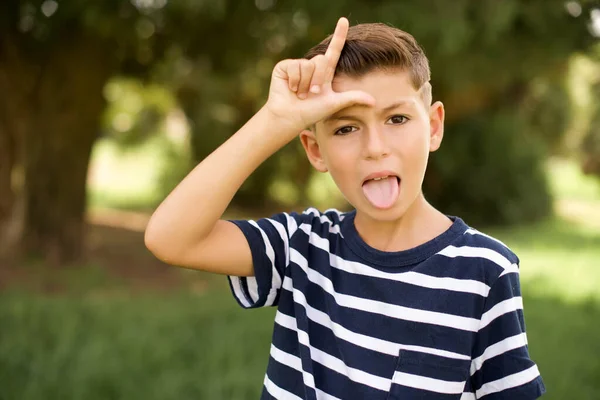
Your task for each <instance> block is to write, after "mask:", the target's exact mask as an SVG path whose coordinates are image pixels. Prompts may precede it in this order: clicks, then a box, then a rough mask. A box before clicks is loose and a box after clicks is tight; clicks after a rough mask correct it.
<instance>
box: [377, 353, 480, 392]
mask: <svg viewBox="0 0 600 400" xmlns="http://www.w3.org/2000/svg"><path fill="white" fill-rule="evenodd" d="M470 365H471V361H470V360H458V359H454V358H447V357H441V356H437V355H433V354H427V353H421V352H416V351H410V350H400V357H399V358H398V363H397V365H396V370H395V371H394V376H393V378H392V386H391V388H390V393H389V395H388V400H417V399H418V400H459V399H460V398H461V396H462V393H463V390H464V388H465V384H466V382H467V379H468V377H469V367H470Z"/></svg>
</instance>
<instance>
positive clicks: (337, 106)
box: [330, 90, 375, 114]
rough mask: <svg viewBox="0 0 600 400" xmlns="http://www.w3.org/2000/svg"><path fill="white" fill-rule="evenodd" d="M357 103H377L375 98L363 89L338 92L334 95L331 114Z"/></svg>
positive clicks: (364, 104)
mask: <svg viewBox="0 0 600 400" xmlns="http://www.w3.org/2000/svg"><path fill="white" fill-rule="evenodd" d="M355 105H363V106H373V105H375V98H374V97H373V96H371V95H370V94H369V93H367V92H363V91H361V90H348V91H346V92H339V93H336V94H335V96H334V97H333V102H332V104H331V109H330V110H331V111H330V114H333V113H336V112H338V111H340V110H342V109H344V108H347V107H351V106H355Z"/></svg>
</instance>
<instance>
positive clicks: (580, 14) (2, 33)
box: [0, 0, 594, 262]
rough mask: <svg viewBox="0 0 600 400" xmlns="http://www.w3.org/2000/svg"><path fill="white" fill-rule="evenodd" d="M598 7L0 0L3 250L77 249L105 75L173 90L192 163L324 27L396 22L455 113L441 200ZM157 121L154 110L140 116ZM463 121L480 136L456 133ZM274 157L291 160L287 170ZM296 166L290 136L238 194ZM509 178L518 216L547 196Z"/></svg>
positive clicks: (432, 192) (438, 188) (471, 200)
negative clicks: (420, 50)
mask: <svg viewBox="0 0 600 400" xmlns="http://www.w3.org/2000/svg"><path fill="white" fill-rule="evenodd" d="M593 6H594V4H593V2H592V1H579V2H576V1H569V2H567V3H565V2H564V1H563V0H529V1H525V0H505V1H502V2H499V1H497V0H456V1H452V2H449V1H447V0H406V1H403V2H397V1H391V0H389V1H387V0H369V1H367V0H345V1H341V0H332V1H329V2H323V1H321V0H299V1H295V2H284V1H279V2H277V1H276V0H255V1H254V2H250V1H242V2H240V1H234V0H171V1H168V0H130V1H129V2H127V1H117V0H105V1H102V2H92V3H89V2H85V3H84V2H78V1H73V0H64V1H60V2H57V1H56V0H23V1H15V0H9V1H6V2H3V3H2V5H0V92H1V93H2V94H3V99H5V101H3V102H2V103H0V146H1V147H0V190H1V191H0V247H2V248H3V249H0V253H3V252H4V253H6V252H7V251H8V250H10V249H14V248H16V247H17V245H20V247H22V248H23V249H25V250H28V251H34V252H38V253H40V254H41V255H42V256H44V257H45V258H47V259H49V260H54V261H55V262H66V261H69V260H72V259H74V258H76V257H77V256H78V254H79V253H80V251H81V249H82V243H83V240H84V238H85V229H84V226H85V225H84V223H83V216H84V210H85V205H86V191H85V179H86V175H87V165H88V162H89V155H90V150H91V147H92V145H93V143H94V140H95V138H96V137H97V135H98V132H99V120H100V117H101V114H102V111H103V109H104V103H105V99H104V98H103V96H102V90H103V88H104V86H105V84H106V82H107V81H108V79H109V78H110V77H111V76H115V75H131V76H137V77H139V78H141V79H146V80H147V79H153V80H157V81H160V82H162V83H166V84H167V85H169V86H172V87H173V88H174V90H175V91H176V93H177V97H178V99H179V101H180V103H181V105H182V107H183V109H184V110H185V112H186V113H187V116H188V118H189V121H190V126H191V128H192V131H193V133H194V139H193V144H194V148H195V155H196V158H197V159H201V158H203V157H204V156H206V155H207V154H208V153H209V152H210V151H212V150H213V149H214V148H215V147H216V146H218V145H219V144H220V143H222V142H223V141H224V140H225V139H226V138H227V137H228V136H229V135H230V134H232V133H233V132H234V131H235V130H236V129H237V128H238V127H239V126H240V125H241V124H242V123H243V122H245V121H246V120H247V119H248V118H249V117H250V116H251V115H252V114H253V113H254V112H255V111H256V109H258V108H259V107H260V106H261V105H262V103H263V102H264V99H265V96H266V90H267V89H268V80H269V78H270V72H271V69H272V67H273V65H274V64H275V62H276V61H277V60H279V59H281V58H286V57H300V56H301V55H302V54H303V53H304V52H305V51H306V50H307V49H308V48H309V47H311V46H312V45H314V44H316V43H317V42H318V41H320V40H321V39H322V38H323V37H324V36H326V35H327V34H328V33H330V32H331V30H332V28H333V26H334V25H335V21H336V19H337V18H338V17H339V16H341V15H346V16H348V17H349V18H350V20H351V22H352V23H357V22H371V21H382V22H387V23H391V24H393V25H395V26H397V27H399V28H402V29H405V30H407V31H409V32H411V33H413V34H414V35H415V37H416V38H417V39H418V40H419V41H420V42H421V43H422V44H423V46H424V47H425V49H426V50H427V53H428V55H429V57H430V60H431V65H432V69H433V76H434V79H433V85H434V95H435V97H436V98H437V99H441V100H443V101H444V102H445V104H446V107H447V112H448V120H447V122H448V129H447V132H448V134H447V138H446V142H447V143H448V145H447V147H446V148H448V149H453V150H452V151H453V152H454V151H455V152H456V153H452V155H450V154H448V153H446V154H444V153H441V154H440V155H439V156H438V155H435V156H434V158H436V159H437V161H435V162H434V163H433V164H432V168H430V170H429V172H428V177H427V182H426V192H427V193H428V195H429V196H430V197H432V200H434V202H435V203H438V204H445V203H447V202H446V201H445V199H449V198H452V197H453V196H455V193H454V191H456V190H459V189H458V187H457V186H450V185H443V184H440V182H442V181H444V180H445V179H447V177H446V174H445V171H446V170H451V163H452V162H453V159H454V158H456V157H461V158H464V159H465V162H464V163H462V164H461V165H462V168H461V169H459V170H455V172H456V173H457V174H458V175H457V176H459V177H467V176H470V174H472V171H473V168H474V166H475V159H471V155H470V154H468V153H466V150H465V149H467V148H471V149H473V150H472V151H473V152H479V151H480V149H479V148H476V147H474V145H473V143H478V142H480V141H482V140H486V138H490V137H491V136H492V134H490V133H489V132H495V130H494V129H487V126H488V125H487V123H485V122H482V121H505V117H502V118H501V117H499V116H498V115H506V114H514V118H516V119H519V120H515V121H514V124H512V123H504V122H503V124H504V126H507V127H508V128H507V129H510V127H519V128H518V129H523V130H524V132H510V133H511V134H512V135H516V136H515V137H516V138H518V137H519V135H521V134H525V133H526V132H525V131H527V130H531V129H528V128H527V124H522V123H521V122H523V121H521V119H527V118H530V117H528V116H527V114H526V113H523V112H521V106H522V105H523V104H525V103H524V102H526V101H529V102H530V103H529V104H531V102H532V100H531V99H532V98H536V97H535V96H533V97H532V95H531V94H532V93H534V92H532V90H534V87H533V86H532V83H534V82H539V81H544V79H550V80H551V78H549V77H551V76H557V74H560V73H561V71H563V70H564V68H565V63H566V60H567V58H568V57H567V56H568V55H569V54H570V53H572V52H574V51H578V50H585V49H586V47H587V46H588V44H589V43H590V42H591V40H592V36H591V35H590V34H589V31H588V19H589V18H588V17H589V15H590V12H589V11H590V8H591V7H593ZM546 81H548V80H546ZM551 92H552V91H549V92H548V93H551ZM542 97H543V96H541V97H537V98H542ZM536 101H537V100H536ZM536 104H543V102H541V101H537V103H536ZM542 109H543V108H542ZM543 114H544V111H538V112H536V113H532V114H531V115H538V116H539V115H543ZM152 118H153V115H152V112H149V113H148V115H147V118H142V119H141V120H143V121H150V122H151V121H152ZM530 119H531V120H535V118H534V117H531V118H530ZM490 123H491V122H490ZM473 127H477V129H479V130H481V131H479V132H477V130H474V128H473ZM521 127H522V128H521ZM463 129H464V130H466V131H468V132H477V133H478V135H480V136H483V138H481V137H477V136H478V135H476V134H473V133H466V134H464V135H463V133H462V132H463ZM483 130H485V132H484V131H483ZM143 131H144V130H143V129H142V130H140V131H138V132H142V133H143ZM134 133H135V132H134ZM461 136H464V137H469V138H471V140H473V141H474V142H469V143H467V144H465V146H462V147H457V146H456V143H459V142H460V141H461V140H464V138H463V137H461ZM123 138H127V139H128V140H133V139H135V138H134V137H132V136H130V137H127V136H123ZM490 140H491V142H489V143H496V147H494V149H495V150H494V151H495V152H497V154H504V156H505V158H506V159H507V160H511V158H512V157H513V156H514V155H515V154H514V152H515V151H518V148H519V146H515V145H514V143H519V141H518V140H517V141H516V142H515V139H514V138H505V139H498V140H497V141H495V142H494V140H495V139H491V138H490ZM134 141H135V140H134ZM453 141H456V142H455V144H452V142H453ZM489 143H488V142H485V143H481V145H482V146H489ZM503 146H504V147H503ZM443 151H444V150H442V152H443ZM536 154H537V152H536V151H532V152H531V154H530V155H528V156H526V157H525V156H523V160H525V159H527V160H529V161H527V162H525V161H523V164H522V165H531V166H532V169H527V170H520V171H519V174H520V176H521V178H520V179H521V180H523V181H528V180H529V179H530V178H531V179H532V180H536V179H537V178H535V176H534V175H528V174H529V171H535V170H536V168H537V167H536V165H537V163H539V161H540V157H539V156H536ZM283 158H286V160H288V161H286V163H283V164H282V162H281V160H282V159H283ZM496 159H497V158H495V157H485V158H480V159H478V160H479V161H477V163H479V164H478V165H477V168H478V169H479V173H478V174H477V176H478V177H479V180H478V181H473V182H471V183H470V185H484V184H492V183H490V179H489V178H487V177H489V176H492V175H493V173H494V171H495V170H496V168H497V165H496V164H495V162H496V161H493V160H496ZM289 160H292V161H289ZM293 160H296V161H293ZM300 160H301V157H298V147H297V143H292V144H291V145H290V146H287V147H286V148H285V149H284V150H283V151H282V152H280V153H279V154H278V155H277V156H276V157H274V158H273V159H271V160H269V161H268V162H267V163H265V165H264V166H262V167H261V168H260V169H259V171H257V173H256V174H254V175H253V177H252V178H251V179H250V180H249V181H248V182H247V183H246V184H245V185H244V187H243V188H242V190H241V191H240V193H239V194H238V195H237V196H236V202H237V203H239V204H241V205H250V204H258V203H264V202H266V201H267V200H268V199H270V198H271V197H270V195H269V191H268V186H269V182H271V181H272V180H273V178H275V177H280V178H281V177H285V178H287V179H289V180H292V179H293V182H294V183H295V184H296V185H297V187H299V188H300V190H299V192H300V193H303V190H302V188H304V187H305V185H306V184H307V182H308V180H309V179H310V175H311V173H310V172H309V171H310V169H309V168H310V167H309V166H308V163H306V162H304V161H302V162H301V161H300ZM233 161H234V160H232V162H233ZM447 163H450V164H447ZM284 164H285V165H286V167H285V168H280V167H281V166H282V165H284ZM514 176H516V174H512V173H511V174H508V175H502V179H507V180H510V179H513V178H514ZM469 179H471V178H469ZM461 182H464V180H463V181H461ZM536 182H537V181H536ZM506 187H507V188H509V189H507V190H511V191H514V192H513V193H510V195H508V196H509V197H510V199H511V201H510V207H511V208H519V207H521V206H523V207H524V208H523V210H527V209H529V208H528V207H530V206H527V205H528V204H530V201H529V200H528V198H542V197H543V196H546V197H547V193H545V191H544V188H543V185H541V184H540V185H538V184H536V185H530V187H523V185H511V184H509V185H506ZM460 190H465V189H464V187H461V189H460ZM527 190H529V192H528V191H527ZM532 191H535V193H533V192H532ZM492 192H493V191H490V192H489V193H492ZM479 193H481V191H479V192H478V191H472V193H471V192H469V191H468V190H467V192H465V193H463V195H462V202H461V208H460V209H457V212H458V211H464V212H465V213H467V214H469V213H470V214H473V213H477V215H478V216H479V217H480V218H481V220H489V219H490V218H488V217H489V216H493V218H491V219H492V220H494V221H496V220H497V218H496V216H495V214H494V213H495V210H496V209H501V208H503V207H505V206H506V205H505V202H504V199H503V198H502V196H500V195H497V196H488V200H486V202H482V201H481V199H480V194H479ZM501 194H502V193H501ZM503 194H504V195H507V194H506V193H503ZM300 197H302V196H300ZM506 207H508V206H506ZM500 214H501V215H504V216H509V215H521V214H523V212H521V213H520V214H519V213H514V212H503V213H500ZM534 214H535V215H538V214H539V213H534ZM532 215H533V214H532ZM510 221H511V218H502V221H499V222H510Z"/></svg>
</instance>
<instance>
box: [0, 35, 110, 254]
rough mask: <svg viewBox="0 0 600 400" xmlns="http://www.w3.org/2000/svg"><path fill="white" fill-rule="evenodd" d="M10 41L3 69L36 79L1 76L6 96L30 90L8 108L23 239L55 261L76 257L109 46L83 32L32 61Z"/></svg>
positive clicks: (1, 60)
mask: <svg viewBox="0 0 600 400" xmlns="http://www.w3.org/2000/svg"><path fill="white" fill-rule="evenodd" d="M7 42H8V41H5V42H4V46H3V48H2V49H1V51H2V53H4V54H1V56H0V69H4V70H5V71H11V72H13V73H15V69H17V70H19V69H20V70H21V71H25V73H27V72H28V73H27V74H26V75H25V76H24V77H23V80H26V81H28V82H33V84H29V85H26V86H25V89H20V88H19V87H18V86H17V85H16V81H13V80H11V79H8V80H7V79H4V80H2V81H0V84H5V85H6V86H5V87H0V92H3V93H8V94H9V96H7V97H10V94H11V93H15V92H19V90H21V91H22V90H26V92H25V93H22V94H21V97H22V98H24V99H25V100H26V101H22V102H20V105H19V107H13V108H14V109H12V110H10V112H5V113H4V115H5V120H6V122H7V123H6V124H5V125H7V126H8V127H9V129H12V134H11V133H10V132H9V136H10V137H16V138H17V139H18V140H16V143H17V145H18V146H17V147H18V148H17V149H16V153H17V154H20V157H19V163H20V165H21V166H22V170H23V186H22V193H23V200H24V205H25V207H24V213H23V217H24V220H23V229H22V232H21V233H22V234H21V237H20V241H21V247H22V249H23V250H25V251H26V252H27V253H33V254H35V255H37V256H41V257H42V258H44V259H45V260H46V261H47V262H49V263H52V264H64V263H69V262H72V261H75V260H77V259H78V258H79V257H80V256H81V254H82V249H83V244H84V240H85V221H84V216H85V208H86V177H87V170H88V163H89V158H90V154H91V149H92V145H93V143H94V141H95V139H96V137H97V134H98V130H99V122H100V117H101V114H102V111H103V109H104V99H103V96H102V90H103V87H104V85H105V83H106V81H107V80H108V78H109V77H110V72H111V64H110V63H109V62H107V60H110V58H109V57H108V54H109V53H108V52H106V51H104V50H103V49H105V48H106V47H105V46H102V45H101V43H97V41H94V40H93V39H90V38H85V37H83V35H77V34H76V35H72V39H69V38H65V39H64V40H62V41H60V42H58V43H59V45H58V46H57V48H55V49H52V50H46V53H45V54H46V55H47V56H46V57H43V60H39V59H37V60H35V61H33V60H31V58H28V57H27V56H28V55H25V54H22V53H21V52H20V51H19V49H16V48H14V47H13V48H12V49H10V48H9V46H10V45H9V44H7ZM2 64H4V65H2ZM23 66H26V67H27V68H22V67H23ZM15 67H17V68H15ZM8 76H10V75H8ZM3 106H6V108H8V105H7V104H3ZM5 111H6V110H5ZM18 127H20V129H19V128H18ZM14 167H15V166H14V165H13V170H14ZM0 179H3V178H2V177H0ZM0 185H2V184H1V183H0ZM2 187H6V183H5V184H4V185H3V186H2ZM5 202H7V201H5ZM12 207H13V210H14V207H15V205H14V202H13V204H12Z"/></svg>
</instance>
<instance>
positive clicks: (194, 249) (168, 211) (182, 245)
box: [144, 18, 374, 276]
mask: <svg viewBox="0 0 600 400" xmlns="http://www.w3.org/2000/svg"><path fill="white" fill-rule="evenodd" d="M347 31H348V21H347V20H346V19H344V18H342V19H340V21H339V22H338V25H337V27H336V31H335V33H334V36H333V39H332V41H331V43H330V45H329V48H328V50H327V54H325V55H322V56H317V57H315V58H313V59H311V60H284V61H282V62H280V63H278V64H277V65H276V66H275V69H274V70H273V75H272V78H271V87H270V91H269V99H268V101H267V103H266V104H265V106H264V107H263V108H262V109H261V110H260V111H259V112H258V113H257V114H256V115H255V116H254V117H252V118H251V119H250V120H249V121H248V122H247V123H246V124H245V125H244V126H243V127H242V128H241V129H240V130H239V131H238V132H236V133H235V134H234V135H233V136H232V137H231V138H230V139H229V140H227V141H226V142H225V143H224V144H223V145H222V146H220V147H219V148H218V149H217V150H215V151H214V152H213V153H212V154H210V155H209V156H208V157H207V158H206V159H204V160H203V161H202V162H201V163H200V164H199V165H198V166H196V167H195V168H194V169H193V170H192V171H191V172H190V173H189V174H188V176H187V177H186V178H185V179H184V180H183V181H182V182H181V183H180V184H179V185H178V186H177V187H176V188H175V189H174V190H173V191H172V192H171V193H170V194H169V196H168V197H167V198H166V199H165V200H164V201H163V203H162V204H160V206H159V207H158V208H157V210H156V211H155V212H154V214H153V215H152V217H151V219H150V221H149V223H148V226H147V228H146V232H145V238H144V239H145V243H146V246H147V247H148V249H149V250H150V251H152V253H154V255H155V256H156V257H158V258H160V259H162V260H163V261H165V262H167V263H169V264H173V265H180V266H185V267H190V268H196V269H202V270H206V271H210V272H216V273H220V274H226V275H236V276H251V275H253V274H254V270H253V265H252V254H251V251H250V247H249V245H248V243H247V240H246V238H245V237H244V235H243V234H242V232H241V231H240V230H239V228H237V227H236V226H235V225H234V224H233V223H231V222H228V221H224V220H221V217H222V215H223V213H224V212H225V210H226V208H227V206H228V205H229V203H230V202H231V200H232V198H233V196H234V195H235V193H236V192H237V190H238V189H239V188H240V186H241V185H242V184H243V182H244V181H245V180H246V179H247V178H248V176H249V175H250V174H251V173H252V172H253V171H254V170H255V169H256V168H257V167H258V166H259V165H260V164H261V163H262V162H263V161H264V160H266V159H267V158H268V157H269V156H271V155H272V154H273V153H274V152H276V151H277V150H278V149H280V148H281V147H283V146H284V145H285V144H287V143H288V142H290V141H291V140H292V139H293V138H294V137H296V136H297V135H298V134H299V133H300V131H301V130H302V129H305V127H307V126H309V125H312V124H314V123H316V122H317V121H319V120H321V119H323V118H324V117H326V116H327V115H330V114H333V113H335V112H337V111H339V110H341V109H343V108H346V107H349V106H351V105H355V104H365V105H370V104H373V102H374V99H373V98H372V97H371V96H370V95H368V94H367V93H364V92H359V91H348V92H343V93H336V92H334V91H333V90H332V88H331V81H332V80H333V76H334V72H335V68H336V65H337V62H338V60H339V56H340V54H341V51H342V48H343V46H344V43H345V38H346V34H347ZM313 86H317V87H318V88H319V90H318V93H314V92H313V93H310V94H309V93H308V92H309V89H310V88H312V87H313Z"/></svg>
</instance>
